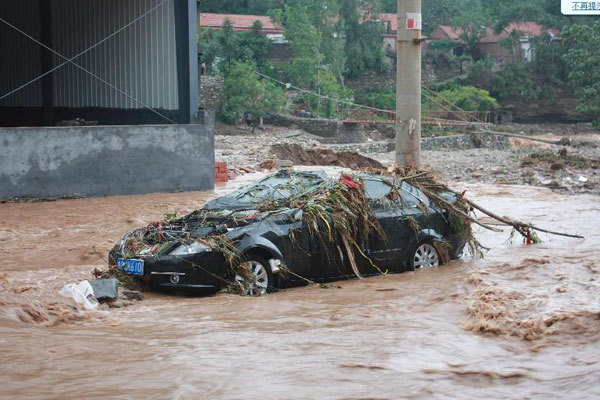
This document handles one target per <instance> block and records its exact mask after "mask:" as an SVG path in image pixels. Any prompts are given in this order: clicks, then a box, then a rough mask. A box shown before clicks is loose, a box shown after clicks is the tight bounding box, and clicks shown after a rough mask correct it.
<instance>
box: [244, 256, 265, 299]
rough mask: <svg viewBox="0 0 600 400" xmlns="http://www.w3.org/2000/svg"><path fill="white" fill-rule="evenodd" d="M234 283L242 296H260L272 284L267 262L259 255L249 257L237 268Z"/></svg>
mask: <svg viewBox="0 0 600 400" xmlns="http://www.w3.org/2000/svg"><path fill="white" fill-rule="evenodd" d="M234 280H235V283H236V284H237V286H238V288H239V289H240V292H241V294H242V296H262V295H263V294H267V291H268V290H269V288H270V287H271V286H272V285H273V275H272V273H271V268H270V267H269V264H268V263H267V262H266V261H264V260H263V259H261V258H259V257H250V258H249V259H248V260H247V261H245V262H243V263H242V264H241V265H240V266H239V267H238V269H237V271H236V274H235V277H234Z"/></svg>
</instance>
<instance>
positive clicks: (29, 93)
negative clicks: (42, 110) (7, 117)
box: [0, 0, 42, 107]
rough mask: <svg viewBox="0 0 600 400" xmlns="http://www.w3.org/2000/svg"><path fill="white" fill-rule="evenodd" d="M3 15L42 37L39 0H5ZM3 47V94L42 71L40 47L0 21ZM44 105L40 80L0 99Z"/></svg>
mask: <svg viewBox="0 0 600 400" xmlns="http://www.w3.org/2000/svg"><path fill="white" fill-rule="evenodd" d="M0 16H2V18H3V19H5V20H6V21H8V22H10V23H11V24H13V25H15V26H17V27H18V28H19V29H21V30H23V31H25V32H27V33H28V34H30V35H31V36H33V37H34V38H36V39H38V40H39V38H40V10H39V3H38V0H19V1H12V2H8V1H3V2H2V6H1V7H0ZM0 50H1V51H2V55H0V96H1V95H3V94H5V93H8V92H10V91H11V90H13V89H16V88H17V87H19V86H21V85H23V84H25V83H27V82H29V81H30V80H31V79H32V78H34V77H36V76H39V75H40V74H41V73H42V72H41V53H40V47H39V46H38V45H37V44H36V43H34V42H33V41H31V40H30V39H29V38H27V37H25V36H23V35H22V34H20V33H18V32H17V31H15V30H14V29H12V28H10V27H9V26H7V25H5V24H4V23H0ZM41 105H42V84H41V81H38V82H36V83H34V84H32V85H30V86H28V87H26V88H25V89H23V90H20V91H18V92H16V93H14V94H13V95H11V96H9V97H7V98H6V99H4V100H0V106H24V107H40V106H41Z"/></svg>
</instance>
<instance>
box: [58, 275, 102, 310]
mask: <svg viewBox="0 0 600 400" xmlns="http://www.w3.org/2000/svg"><path fill="white" fill-rule="evenodd" d="M60 294H61V296H64V297H71V298H72V299H73V300H75V302H76V303H77V304H83V307H84V308H85V309H86V310H95V309H97V308H98V300H96V297H95V296H94V289H92V285H90V283H89V282H88V281H81V282H79V283H69V284H68V285H65V286H63V288H62V289H61V290H60Z"/></svg>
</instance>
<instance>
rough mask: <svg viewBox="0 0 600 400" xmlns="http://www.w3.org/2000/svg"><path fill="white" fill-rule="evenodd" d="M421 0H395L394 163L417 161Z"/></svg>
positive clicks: (411, 163) (419, 147)
mask: <svg viewBox="0 0 600 400" xmlns="http://www.w3.org/2000/svg"><path fill="white" fill-rule="evenodd" d="M421 27H422V17H421V0H398V36H397V39H396V42H397V44H396V58H397V62H396V64H397V70H396V164H398V165H416V166H418V165H419V164H420V163H421V42H422V38H421Z"/></svg>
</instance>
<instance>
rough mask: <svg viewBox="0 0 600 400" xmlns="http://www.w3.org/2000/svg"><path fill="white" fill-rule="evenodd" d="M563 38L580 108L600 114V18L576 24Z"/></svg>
mask: <svg viewBox="0 0 600 400" xmlns="http://www.w3.org/2000/svg"><path fill="white" fill-rule="evenodd" d="M563 38H564V40H565V42H566V46H567V49H568V50H567V52H566V54H565V56H564V61H565V63H566V64H567V66H568V67H569V82H571V84H572V85H573V86H574V87H575V90H576V94H577V97H578V98H579V105H578V106H577V111H578V112H580V113H582V114H585V115H590V116H593V117H600V67H599V66H600V47H599V46H598V38H600V22H599V21H595V22H592V23H589V24H586V25H584V24H576V25H572V26H570V27H569V28H568V29H566V30H565V31H564V32H563ZM596 122H597V123H600V119H598V120H596Z"/></svg>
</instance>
